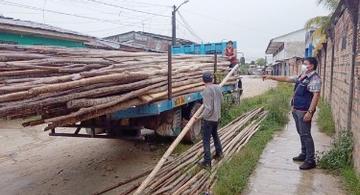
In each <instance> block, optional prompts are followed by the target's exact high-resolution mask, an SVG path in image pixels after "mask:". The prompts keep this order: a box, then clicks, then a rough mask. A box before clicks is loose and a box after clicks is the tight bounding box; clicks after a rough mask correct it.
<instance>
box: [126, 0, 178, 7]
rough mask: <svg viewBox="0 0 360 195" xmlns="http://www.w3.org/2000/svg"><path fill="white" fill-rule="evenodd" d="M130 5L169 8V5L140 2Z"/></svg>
mask: <svg viewBox="0 0 360 195" xmlns="http://www.w3.org/2000/svg"><path fill="white" fill-rule="evenodd" d="M131 3H135V4H141V5H148V6H154V7H166V8H171V7H172V6H171V5H164V4H157V3H148V2H140V1H131Z"/></svg>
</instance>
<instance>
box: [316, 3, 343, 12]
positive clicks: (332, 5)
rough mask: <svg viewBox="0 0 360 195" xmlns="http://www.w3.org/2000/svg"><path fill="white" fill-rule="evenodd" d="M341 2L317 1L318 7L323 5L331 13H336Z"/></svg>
mask: <svg viewBox="0 0 360 195" xmlns="http://www.w3.org/2000/svg"><path fill="white" fill-rule="evenodd" d="M339 2H340V0H317V4H318V5H322V6H324V7H325V8H327V9H328V10H330V11H331V12H334V11H335V10H336V8H337V6H338V5H339Z"/></svg>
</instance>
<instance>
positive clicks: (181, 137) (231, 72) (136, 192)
mask: <svg viewBox="0 0 360 195" xmlns="http://www.w3.org/2000/svg"><path fill="white" fill-rule="evenodd" d="M238 67H239V65H238V64H237V65H236V66H234V68H232V70H231V71H230V72H229V73H228V74H227V75H226V77H225V78H224V80H223V81H222V82H221V83H220V84H219V86H220V87H222V86H223V85H224V84H225V83H226V82H227V80H229V78H230V76H231V75H232V74H233V73H234V72H235V70H236V69H237V68H238ZM203 110H204V105H201V106H200V108H199V109H198V110H197V111H196V112H195V114H194V115H193V116H192V117H191V119H190V120H189V122H188V123H187V124H186V126H185V127H184V128H183V129H182V131H181V132H180V134H179V135H178V136H177V138H176V139H175V140H174V142H173V143H172V144H171V145H170V147H169V148H168V149H167V150H166V152H165V153H164V155H163V156H162V157H161V159H160V160H159V162H158V163H157V164H156V166H155V168H154V169H153V170H152V171H151V173H150V174H149V175H148V176H147V178H146V179H145V180H144V181H143V182H142V183H141V185H140V186H139V188H138V189H137V190H136V191H135V192H134V195H140V194H141V193H142V192H143V191H144V189H145V188H146V186H147V185H148V184H149V183H150V181H151V180H152V179H153V178H154V177H155V175H156V174H157V173H158V172H159V170H160V168H161V167H162V166H163V165H164V163H165V162H166V160H167V158H168V157H169V156H170V154H171V153H172V152H173V151H174V149H175V147H176V146H177V145H178V144H179V143H180V141H181V140H182V139H183V138H184V136H185V135H186V133H187V132H188V131H189V130H190V128H191V127H192V125H193V124H194V123H195V122H196V120H195V117H198V116H199V115H200V114H201V112H202V111H203Z"/></svg>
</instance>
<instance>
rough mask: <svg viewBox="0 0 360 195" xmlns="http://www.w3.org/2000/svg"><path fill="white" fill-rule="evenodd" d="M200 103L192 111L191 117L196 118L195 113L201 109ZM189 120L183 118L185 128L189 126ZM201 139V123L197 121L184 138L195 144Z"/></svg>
mask: <svg viewBox="0 0 360 195" xmlns="http://www.w3.org/2000/svg"><path fill="white" fill-rule="evenodd" d="M200 106H201V104H200V103H195V104H194V105H193V106H192V108H191V111H190V117H192V116H194V114H195V112H196V111H197V110H198V109H199V108H200ZM188 121H189V120H187V119H185V118H183V127H184V126H185V125H186V124H187V122H188ZM200 137H201V121H200V120H199V121H197V122H195V123H194V125H193V126H192V127H191V129H190V130H189V131H188V132H187V133H186V135H185V137H184V141H186V142H190V143H195V142H196V141H198V140H199V139H200Z"/></svg>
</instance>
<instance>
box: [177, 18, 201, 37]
mask: <svg viewBox="0 0 360 195" xmlns="http://www.w3.org/2000/svg"><path fill="white" fill-rule="evenodd" d="M178 14H179V16H180V19H181V20H182V22H183V23H184V27H185V29H187V30H188V31H189V33H190V34H192V35H193V36H194V37H196V38H197V39H199V40H201V41H202V42H203V39H202V38H201V37H200V36H199V35H197V33H195V32H194V29H193V28H192V27H191V26H190V24H189V23H188V22H187V21H186V20H185V18H184V17H183V16H182V15H181V13H180V11H178ZM180 24H181V23H180Z"/></svg>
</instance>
